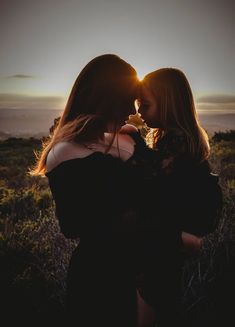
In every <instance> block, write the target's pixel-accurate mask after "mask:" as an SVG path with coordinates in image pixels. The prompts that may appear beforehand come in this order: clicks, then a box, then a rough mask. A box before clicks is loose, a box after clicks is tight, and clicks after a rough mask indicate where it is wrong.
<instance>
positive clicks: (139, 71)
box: [136, 65, 148, 81]
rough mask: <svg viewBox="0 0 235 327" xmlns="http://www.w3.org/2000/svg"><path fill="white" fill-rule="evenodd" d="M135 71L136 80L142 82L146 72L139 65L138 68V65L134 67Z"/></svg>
mask: <svg viewBox="0 0 235 327" xmlns="http://www.w3.org/2000/svg"><path fill="white" fill-rule="evenodd" d="M136 71H137V78H138V80H139V81H142V80H143V79H144V76H145V75H146V74H147V73H148V70H147V69H146V68H145V67H144V66H141V65H139V67H138V65H137V66H136Z"/></svg>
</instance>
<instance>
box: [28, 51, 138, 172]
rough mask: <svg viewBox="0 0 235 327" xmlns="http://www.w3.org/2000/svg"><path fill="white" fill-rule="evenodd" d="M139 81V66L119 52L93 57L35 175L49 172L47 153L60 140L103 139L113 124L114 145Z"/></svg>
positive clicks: (46, 146)
mask: <svg viewBox="0 0 235 327" xmlns="http://www.w3.org/2000/svg"><path fill="white" fill-rule="evenodd" d="M137 82H138V81H137V73H136V71H135V69H134V68H133V67H132V66H131V65H130V64H128V63H127V62H125V61H124V60H122V59H121V58H120V57H118V56H116V55H113V54H106V55H101V56H98V57H96V58H94V59H93V60H91V61H90V62H89V63H88V64H87V65H86V66H85V67H84V68H83V70H82V71H81V72H80V74H79V75H78V77H77V79H76V81H75V83H74V85H73V88H72V90H71V93H70V96H69V98H68V101H67V104H66V107H65V109H64V111H63V114H62V116H61V118H60V119H59V122H58V125H57V127H56V128H55V129H54V131H53V133H52V135H50V137H49V139H48V140H47V142H45V143H44V144H43V147H42V151H41V153H40V154H39V155H37V163H36V166H35V168H34V169H33V170H31V172H30V173H31V175H45V173H46V159H47V155H48V153H49V151H50V150H51V148H52V147H53V146H54V145H55V144H57V143H58V142H61V141H75V142H90V141H94V140H97V139H103V137H104V133H105V132H106V131H107V128H108V126H109V125H110V123H111V125H112V132H113V133H114V135H113V139H112V140H111V143H110V145H109V147H110V146H111V145H112V142H113V140H114V138H115V135H116V133H117V130H118V129H119V127H120V124H121V123H123V122H124V121H125V119H126V118H127V117H128V115H130V114H131V112H132V109H133V107H134V100H135V98H136V87H137ZM109 147H108V148H107V151H108V149H109Z"/></svg>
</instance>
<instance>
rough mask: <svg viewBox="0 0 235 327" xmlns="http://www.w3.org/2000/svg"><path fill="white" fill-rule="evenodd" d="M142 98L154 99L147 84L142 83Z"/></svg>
mask: <svg viewBox="0 0 235 327" xmlns="http://www.w3.org/2000/svg"><path fill="white" fill-rule="evenodd" d="M140 98H141V99H143V100H148V101H154V96H153V94H152V92H151V91H150V89H149V88H148V87H147V85H145V84H142V85H141V88H140Z"/></svg>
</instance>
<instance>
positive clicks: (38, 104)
mask: <svg viewBox="0 0 235 327" xmlns="http://www.w3.org/2000/svg"><path fill="white" fill-rule="evenodd" d="M64 104H65V99H64V98H63V97H59V96H29V95H23V94H14V93H12V94H11V93H2V94H0V109H63V107H64Z"/></svg>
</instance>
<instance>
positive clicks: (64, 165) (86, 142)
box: [32, 54, 138, 327]
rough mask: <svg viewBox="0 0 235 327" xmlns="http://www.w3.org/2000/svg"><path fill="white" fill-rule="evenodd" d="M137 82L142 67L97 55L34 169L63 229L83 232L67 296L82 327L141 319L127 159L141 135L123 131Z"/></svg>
mask: <svg viewBox="0 0 235 327" xmlns="http://www.w3.org/2000/svg"><path fill="white" fill-rule="evenodd" d="M137 87H138V80H137V75H136V71H135V70H134V68H133V67H132V66H131V65H129V64H128V63H126V62H125V61H124V60H122V59H121V58H119V57H118V56H116V55H112V54H107V55H101V56H99V57H96V58H94V59H93V60H91V61H90V62H89V63H88V64H87V65H86V66H85V67H84V68H83V70H82V71H81V73H80V74H79V76H78V77H77V79H76V81H75V83H74V86H73V88H72V91H71V94H70V96H69V98H68V102H67V105H66V108H65V110H64V112H63V114H62V116H61V118H60V120H59V123H58V126H57V127H56V128H55V130H54V132H53V135H52V137H51V139H50V140H49V142H48V143H47V144H45V145H44V148H43V151H42V153H41V156H40V158H39V160H38V163H37V166H36V168H35V169H34V171H33V172H32V174H37V175H46V176H47V177H48V180H49V185H50V188H51V191H52V195H53V198H54V200H55V204H56V215H57V217H58V219H59V223H60V227H61V231H62V233H63V234H64V235H65V236H66V237H68V238H72V239H76V238H79V239H80V243H79V245H78V247H77V248H76V249H75V251H74V252H73V254H72V258H71V261H70V266H69V270H68V279H67V302H66V311H67V318H68V319H69V320H71V322H74V321H75V322H76V324H77V325H78V326H84V327H86V326H87V327H88V326H89V327H91V326H95V325H97V326H103V327H105V326H107V327H108V326H109V327H110V326H113V327H114V326H118V327H120V326H123V327H135V326H136V285H135V263H134V255H133V253H132V248H133V243H134V242H133V240H134V238H133V237H132V235H133V234H134V233H133V232H132V230H131V231H130V228H129V227H128V226H129V225H130V224H131V223H129V225H128V223H127V222H128V219H129V217H131V212H130V208H131V207H132V208H133V207H134V204H133V202H134V201H135V195H134V190H135V186H134V179H132V175H131V173H130V171H129V169H127V166H126V165H125V161H127V160H128V159H129V158H130V157H131V156H132V155H133V152H134V141H133V140H132V138H131V137H130V136H128V135H123V134H119V133H118V132H119V130H120V128H121V126H122V125H123V124H125V121H126V120H127V119H128V116H129V115H130V114H132V113H134V112H135V108H134V100H135V99H136V97H137ZM128 180H130V187H128V186H126V187H125V184H127V181H128ZM132 182H133V183H132Z"/></svg>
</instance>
